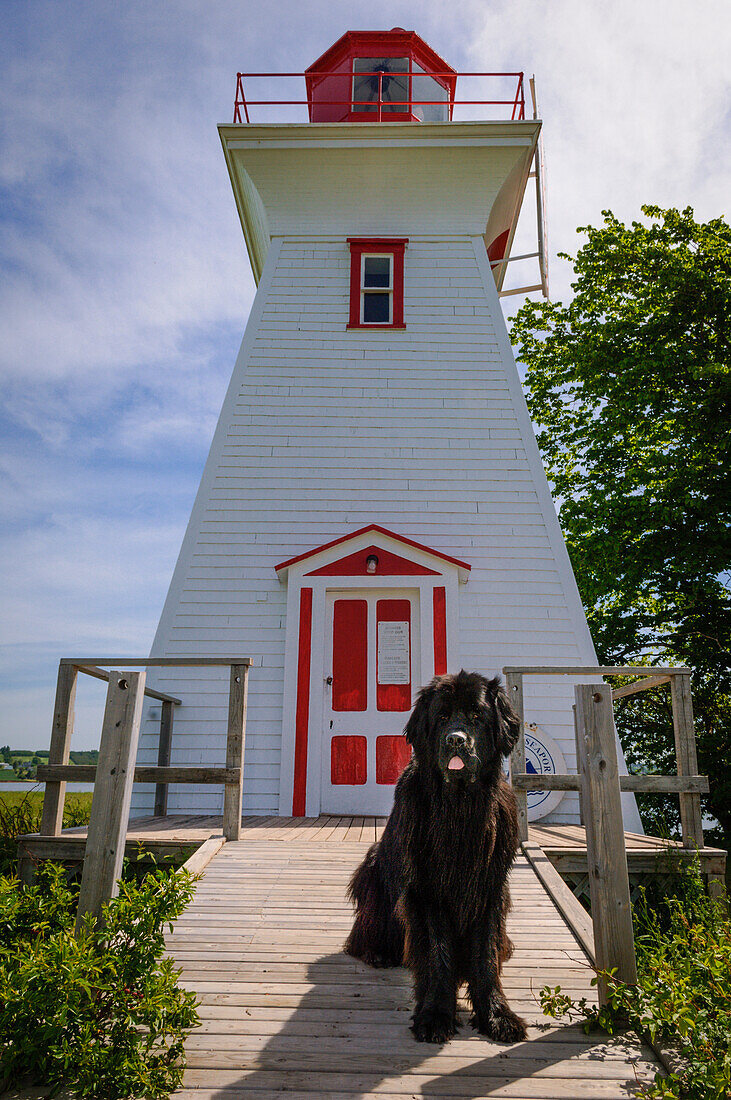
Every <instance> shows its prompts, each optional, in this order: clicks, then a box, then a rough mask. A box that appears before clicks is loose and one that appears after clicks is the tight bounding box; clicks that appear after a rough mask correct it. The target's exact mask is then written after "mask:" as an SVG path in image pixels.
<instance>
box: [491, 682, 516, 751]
mask: <svg viewBox="0 0 731 1100" xmlns="http://www.w3.org/2000/svg"><path fill="white" fill-rule="evenodd" d="M489 689H490V695H491V697H492V701H493V703H494V705H495V714H496V715H497V725H498V728H497V731H496V735H497V747H498V749H499V750H500V752H501V753H502V755H503V756H510V754H511V752H512V751H513V749H514V748H515V743H516V741H517V740H518V734H519V733H520V720H519V718H518V715H517V714H516V712H515V710H514V709H513V704H512V703H511V702H510V699H509V697H508V693H507V691H506V690H505V688H504V687H503V686H502V684H501V683H500V680H499V679H498V678H497V677H495V679H494V680H490V684H489Z"/></svg>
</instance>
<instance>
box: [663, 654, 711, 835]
mask: <svg viewBox="0 0 731 1100" xmlns="http://www.w3.org/2000/svg"><path fill="white" fill-rule="evenodd" d="M670 697H671V699H672V704H673V730H674V732H675V756H676V758H677V761H678V775H697V774H698V757H697V755H696V748H695V726H694V724H693V697H692V695H691V692H690V676H689V675H688V674H687V673H683V674H681V675H679V676H673V677H672V678H671V680H670ZM680 821H681V825H682V827H683V847H685V848H698V849H700V848H702V847H703V818H702V816H701V796H700V795H699V794H681V795H680Z"/></svg>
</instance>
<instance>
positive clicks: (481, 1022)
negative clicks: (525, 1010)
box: [470, 1005, 528, 1043]
mask: <svg viewBox="0 0 731 1100" xmlns="http://www.w3.org/2000/svg"><path fill="white" fill-rule="evenodd" d="M470 1023H471V1024H472V1026H473V1028H474V1029H475V1030H476V1031H479V1032H480V1034H481V1035H486V1036H487V1037H488V1039H493V1040H494V1041H495V1042H496V1043H519V1042H521V1041H522V1040H523V1039H527V1038H528V1032H527V1031H526V1029H525V1021H524V1020H521V1018H520V1016H516V1015H515V1013H514V1012H513V1011H512V1009H510V1008H508V1007H507V1005H506V1006H505V1008H500V1009H497V1011H495V1012H491V1013H490V1014H489V1015H488V1014H483V1013H479V1012H475V1013H474V1015H473V1016H472V1018H471V1019H470Z"/></svg>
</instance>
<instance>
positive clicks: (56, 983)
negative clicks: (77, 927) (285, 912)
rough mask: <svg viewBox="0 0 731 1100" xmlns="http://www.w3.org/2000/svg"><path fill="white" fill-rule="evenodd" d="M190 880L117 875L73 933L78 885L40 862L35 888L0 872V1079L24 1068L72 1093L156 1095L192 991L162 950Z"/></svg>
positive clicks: (169, 1074) (177, 1055)
mask: <svg viewBox="0 0 731 1100" xmlns="http://www.w3.org/2000/svg"><path fill="white" fill-rule="evenodd" d="M193 891H194V879H193V877H192V876H191V875H189V874H188V873H187V872H186V871H176V872H170V871H164V870H156V871H154V872H152V873H150V874H148V875H147V876H146V877H145V879H144V880H143V881H142V883H141V884H139V885H137V884H135V883H130V882H122V883H121V885H120V894H119V897H118V898H116V899H114V900H113V901H112V902H111V903H110V904H109V905H108V906H106V907H105V910H104V913H103V916H102V919H101V920H100V921H96V920H94V919H93V918H90V917H89V918H87V920H86V923H85V925H84V928H83V929H82V932H81V934H80V935H79V936H78V937H75V936H74V921H75V912H76V903H77V892H76V889H75V888H74V887H73V886H70V885H69V884H68V881H67V879H66V876H65V873H64V870H63V868H62V867H59V866H56V865H53V864H48V863H47V864H44V865H42V866H41V867H40V868H39V870H38V875H37V880H36V883H35V885H34V886H33V887H31V888H29V889H25V890H22V889H20V888H19V884H18V881H17V879H14V878H0V1078H2V1077H4V1078H6V1079H9V1080H11V1081H16V1080H18V1079H20V1078H23V1077H25V1076H27V1075H28V1074H31V1075H32V1076H33V1077H34V1079H36V1080H38V1081H40V1082H42V1083H43V1084H44V1085H47V1086H51V1087H57V1086H61V1085H63V1086H65V1087H66V1088H67V1089H68V1090H69V1091H70V1093H71V1094H72V1095H74V1096H77V1097H85V1098H86V1097H89V1098H96V1100H124V1098H129V1097H144V1098H145V1100H162V1098H164V1097H167V1096H168V1095H169V1094H170V1092H172V1091H174V1090H175V1089H176V1088H178V1087H179V1086H180V1083H181V1080H182V1073H183V1061H182V1055H183V1043H184V1040H185V1037H186V1034H187V1032H188V1031H189V1030H190V1029H191V1028H193V1027H195V1026H196V1025H197V1023H198V1017H197V1014H196V1010H195V998H194V995H193V994H192V993H189V992H186V991H184V990H182V989H180V988H179V987H178V986H177V983H176V977H177V973H178V971H176V970H175V969H174V967H173V963H172V961H171V960H170V959H165V958H163V957H162V956H163V952H164V930H165V928H166V927H167V926H172V922H173V921H174V920H175V919H176V918H177V917H178V916H179V915H180V914H181V913H182V911H183V909H184V908H185V906H186V905H187V904H188V903H189V901H190V899H191V897H192V895H193Z"/></svg>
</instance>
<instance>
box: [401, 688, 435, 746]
mask: <svg viewBox="0 0 731 1100" xmlns="http://www.w3.org/2000/svg"><path fill="white" fill-rule="evenodd" d="M436 690H437V687H436V683H435V682H434V681H432V682H431V683H430V684H427V686H426V687H423V688H422V689H421V691H420V692H419V694H418V696H417V698H416V703H415V705H414V709H413V710H412V712H411V715H410V717H409V720H408V722H407V723H406V728H405V729H404V737H405V738H406V740H407V741H408V742H409V744H410V745H411V746H412V747H413V749H414V753H415V754H418V752H419V750H420V749H421V748H422V747H423V745H424V743H425V741H426V738H427V734H428V732H429V704H430V703H431V701H432V699H433V698H434V695H435V693H436Z"/></svg>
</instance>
